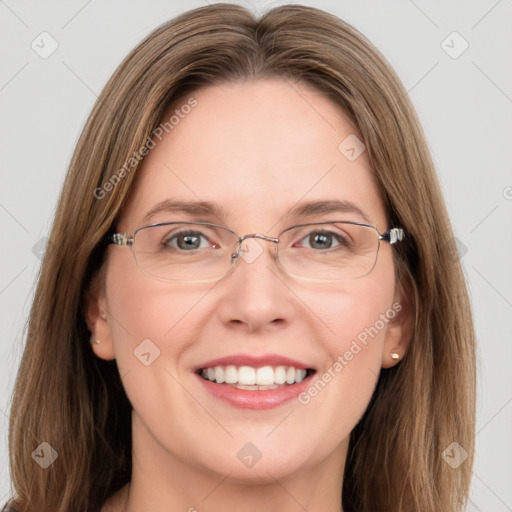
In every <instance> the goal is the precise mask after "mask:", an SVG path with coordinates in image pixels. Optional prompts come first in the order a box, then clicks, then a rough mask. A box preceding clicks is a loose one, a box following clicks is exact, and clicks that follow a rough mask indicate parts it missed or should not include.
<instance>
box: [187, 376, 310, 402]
mask: <svg viewBox="0 0 512 512" xmlns="http://www.w3.org/2000/svg"><path fill="white" fill-rule="evenodd" d="M196 377H197V378H198V379H199V380H200V381H201V383H202V384H203V386H204V387H205V388H206V390H207V391H208V392H210V393H211V394H212V395H213V396H215V397H217V398H220V399H221V400H223V401H225V402H227V403H229V404H231V405H233V406H235V407H238V408H240V409H256V410H262V409H272V408H273V407H278V406H280V405H281V404H284V403H285V402H288V401H289V400H292V399H294V398H296V397H297V396H298V395H300V393H302V392H303V391H305V390H306V388H307V387H308V386H309V384H310V381H311V377H312V375H308V376H307V377H306V378H305V379H304V380H303V381H301V382H298V383H296V384H290V385H287V386H283V387H280V388H276V389H266V390H264V391H249V390H247V389H238V388H235V387H233V386H228V385H226V384H215V383H214V382H211V381H209V380H205V379H203V378H202V377H201V376H200V375H198V374H196Z"/></svg>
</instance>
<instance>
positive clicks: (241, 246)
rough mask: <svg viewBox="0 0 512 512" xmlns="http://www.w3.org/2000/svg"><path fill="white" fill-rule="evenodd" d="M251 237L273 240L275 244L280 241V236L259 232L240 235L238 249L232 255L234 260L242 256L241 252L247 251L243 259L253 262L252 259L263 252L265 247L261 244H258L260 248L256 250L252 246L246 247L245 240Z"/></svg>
mask: <svg viewBox="0 0 512 512" xmlns="http://www.w3.org/2000/svg"><path fill="white" fill-rule="evenodd" d="M251 238H259V239H260V240H266V241H267V242H273V243H275V244H277V243H279V238H273V237H271V236H267V235H261V234H259V233H250V234H247V235H243V236H239V237H238V247H237V251H236V252H235V253H233V254H232V255H231V258H232V261H233V260H234V259H237V258H239V257H240V256H241V253H242V252H243V253H246V254H244V255H242V256H243V259H244V260H246V261H247V262H252V260H254V259H256V258H257V257H258V256H259V254H261V252H263V248H262V247H261V246H260V245H259V244H258V250H255V249H254V248H251V247H244V242H245V241H246V240H247V239H251ZM247 253H251V254H247Z"/></svg>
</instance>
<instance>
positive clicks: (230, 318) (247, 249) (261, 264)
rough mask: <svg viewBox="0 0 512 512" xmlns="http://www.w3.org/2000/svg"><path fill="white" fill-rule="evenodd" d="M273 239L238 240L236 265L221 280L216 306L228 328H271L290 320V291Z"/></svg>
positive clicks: (292, 307) (280, 325)
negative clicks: (279, 264) (220, 291)
mask: <svg viewBox="0 0 512 512" xmlns="http://www.w3.org/2000/svg"><path fill="white" fill-rule="evenodd" d="M274 240H276V241H277V239H271V238H269V237H264V236H262V237H254V236H249V237H244V239H243V241H242V242H241V245H240V249H239V251H238V261H237V263H236V268H235V269H234V270H233V272H231V273H230V274H229V275H228V276H226V278H225V279H224V280H223V283H222V298H221V299H220V302H219V305H218V308H217V312H218V314H219V315H220V319H221V321H222V322H223V324H224V325H226V326H229V328H231V329H239V330H245V331H247V332H255V331H273V330H279V329H282V328H284V327H285V326H286V325H288V324H289V323H290V322H291V320H292V317H293V314H294V310H295V303H294V300H293V293H292V292H291V290H290V289H289V288H288V283H287V282H286V281H287V279H286V276H285V275H284V274H283V272H281V271H280V268H279V266H278V264H277V258H276V252H275V247H274V243H273V242H274ZM269 244H270V246H269Z"/></svg>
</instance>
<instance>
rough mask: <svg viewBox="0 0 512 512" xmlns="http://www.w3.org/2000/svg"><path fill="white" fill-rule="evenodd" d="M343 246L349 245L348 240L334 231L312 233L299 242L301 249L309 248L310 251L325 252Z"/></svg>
mask: <svg viewBox="0 0 512 512" xmlns="http://www.w3.org/2000/svg"><path fill="white" fill-rule="evenodd" d="M341 245H347V239H346V238H345V237H343V236H342V235H340V234H337V233H333V232H332V231H312V232H311V233H309V234H308V235H307V236H306V237H304V238H303V239H302V240H301V241H300V242H299V246H300V247H307V248H308V249H323V250H325V249H332V248H333V247H339V246H341Z"/></svg>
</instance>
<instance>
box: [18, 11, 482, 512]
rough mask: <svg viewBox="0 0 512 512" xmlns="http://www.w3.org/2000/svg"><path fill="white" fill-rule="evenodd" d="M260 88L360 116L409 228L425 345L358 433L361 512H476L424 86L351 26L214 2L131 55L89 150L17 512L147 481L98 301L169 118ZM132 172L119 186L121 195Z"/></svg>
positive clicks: (461, 310)
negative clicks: (457, 457) (288, 85)
mask: <svg viewBox="0 0 512 512" xmlns="http://www.w3.org/2000/svg"><path fill="white" fill-rule="evenodd" d="M254 77H256V78H263V77H281V78H283V79H286V80H292V81H297V80H301V81H304V82H307V83H309V84H311V85H313V86H315V87H316V88H317V89H318V90H320V91H322V92H323V93H324V94H326V95H328V97H329V98H331V99H332V100H333V101H334V102H336V103H337V104H338V105H339V106H340V107H341V108H342V109H343V110H344V111H345V113H346V114H347V115H348V116H349V117H350V119H352V120H353V122H354V123H355V124H356V126H357V127H358V128H359V130H360V134H361V136H362V137H363V139H364V143H365V145H366V148H367V151H368V156H369V158H370V162H371V165H372V168H373V171H374V173H375V177H376V180H377V183H378V185H379V187H380V190H381V194H382V197H383V200H384V203H385V205H386V209H387V215H388V222H389V225H397V226H401V227H403V228H404V229H405V232H406V233H407V237H406V240H405V241H404V243H402V244H399V245H398V246H397V265H398V267H399V269H400V272H401V275H402V276H403V277H404V279H407V280H408V281H409V284H410V288H411V290H412V295H413V298H414V312H413V314H414V333H413V339H412V342H411V345H410V349H409V351H408V353H407V354H406V356H405V358H404V359H403V361H401V362H400V364H398V365H396V366H395V367H393V368H391V369H387V370H383V371H382V372H381V376H380V378H379V381H378V384H377V388H376V390H375V393H374V396H373V397H372V400H371V402H370V405H369V407H368V409H367V411H366V413H365V415H364V416H363V418H362V419H361V421H360V422H359V423H358V425H357V426H356V428H355V429H354V431H353V432H352V433H351V439H350V446H349V452H348V457H347V461H346V467H345V478H344V482H343V506H344V509H345V511H346V512H349V511H357V512H374V511H376V510H379V511H389V512H414V511H416V512H420V511H421V512H438V511H440V510H442V511H450V512H452V511H460V510H462V506H463V504H464V502H465V500H466V499H467V495H468V489H469V485H470V476H471V468H472V464H473V447H474V425H475V411H474V409H475V346H474V345H475V342H474V331H473V323H472V315H471V309H470V303H469V299H468V294H467V289H466V285H465V282H464V277H463V273H462V271H461V266H460V264H459V262H458V260H457V258H456V257H454V245H453V232H452V228H451V225H450V221H449V219H448V215H447V212H446V209H445V206H444V202H443V199H442V195H441V192H440V187H439V185H438V181H437V178H436V175H435V170H434V166H433V163H432V160H431V157H430V154H429V151H428V148H427V145H426V142H425V137H424V135H423V132H422V129H421V127H420V125H419V122H418V120H417V116H416V114H415V112H414V109H413V107H412V106H411V104H410V101H409V99H408V97H407V94H406V91H405V90H404V88H403V86H402V85H401V83H400V81H399V79H398V78H397V76H396V74H395V73H394V71H393V70H392V69H391V68H390V67H389V65H388V64H387V63H386V61H385V59H384V58H383V57H382V55H381V54H380V53H379V52H378V51H377V50H376V49H375V48H374V47H373V46H372V45H371V43H369V42H368V41H367V40H366V38H365V37H364V36H362V35H361V34H360V33H359V32H358V31H356V30H355V29H354V28H352V27H351V26H350V25H348V24H346V23H345V22H343V21H341V20H340V19H338V18H336V17H335V16H333V15H330V14H328V13H326V12H323V11H320V10H317V9H314V8H311V7H303V6H299V5H289V6H281V7H278V8H275V9H272V10H270V11H269V12H267V13H266V14H264V15H263V16H262V17H261V18H260V19H256V18H255V16H254V15H253V14H252V13H250V12H249V11H248V10H246V9H245V8H242V7H240V6H235V5H228V4H214V5H210V6H207V7H204V8H200V9H196V10H193V11H189V12H187V13H185V14H183V15H181V16H179V17H177V18H175V19H174V20H171V21H169V22H167V23H165V24H164V25H162V26H160V27H159V28H157V29H156V30H155V31H154V32H152V33H151V34H150V35H149V36H148V37H147V38H146V39H145V40H144V41H142V42H141V43H140V44H139V45H138V46H137V47H136V48H135V49H134V50H133V51H132V52H131V53H130V54H129V55H128V56H127V57H126V59H125V60H124V61H123V63H122V64H121V65H120V66H119V68H118V69H117V70H116V72H115V73H114V75H113V76H112V78H111V79H110V80H109V82H108V83H107V85H106V86H105V88H104V89H103V91H102V93H101V95H100V96H99V98H98V101H97V102H96V105H95V106H94V109H93V111H92V113H91V115H90V117H89V119H88V121H87V124H86V126H85V127H84V130H83V133H82V135H81V137H80V140H79V142H78V144H77V146H76V150H75V152H74V155H73V158H72V161H71V163H70V167H69V172H68V174H67V178H66V181H65V184H64V187H63V190H62V194H61V197H60V200H59V203H58V208H57V211H56V215H55V220H54V224H53V229H52V231H51V235H50V242H51V243H50V248H49V249H48V250H47V252H46V254H45V257H44V261H43V264H42V268H41V273H40V277H39V281H38V285H37V291H36V294H35V299H34V302H33V306H32V310H31V313H30V318H29V326H28V332H27V339H26V348H25V351H24V354H23V359H22V362H21V366H20V369H19V373H18V376H17V380H16V385H15V391H14V397H13V405H12V412H11V428H10V434H9V437H10V465H11V476H12V481H13V486H14V491H15V496H14V498H13V504H14V506H15V509H16V510H17V511H19V512H35V511H37V512H70V511H73V512H92V511H96V510H98V509H99V508H100V507H101V506H102V504H103V503H104V501H105V500H106V499H107V497H108V496H109V495H111V494H112V493H113V492H115V491H116V490H118V489H119V488H120V487H122V486H123V485H124V484H126V483H127V482H128V481H129V480H130V476H131V406H130V403H129V401H128V399H127V397H126V395H125V392H124V390H123V386H122V383H121V380H120V376H119V373H118V371H117V366H116V364H115V362H107V361H103V360H101V359H99V358H97V357H95V356H94V354H93V352H92V351H91V349H90V345H89V337H90V333H89V332H88V329H87V326H86V323H85V319H84V295H85V292H86V290H87V287H88V284H89V283H90V281H91V277H92V276H93V275H94V273H95V272H97V271H98V269H100V268H101V264H102V260H103V255H104V252H105V242H104V241H105V238H106V234H107V233H108V232H109V231H110V230H111V229H112V227H113V226H114V225H115V222H116V219H117V217H118V215H119V212H120V210H121V208H122V206H123V204H124V203H125V201H126V198H127V196H128V194H129V193H130V190H131V187H132V183H133V180H134V178H135V176H136V172H137V166H138V165H137V163H135V164H133V162H132V164H131V165H130V166H128V167H127V166H126V162H128V161H130V158H131V157H132V155H133V154H134V153H137V152H138V151H139V149H140V148H141V147H143V146H144V144H145V143H146V141H147V138H148V136H150V134H151V133H152V132H153V130H155V128H156V127H157V126H158V125H159V124H160V122H161V121H162V119H163V116H164V114H165V113H166V112H167V110H168V108H169V106H170V105H171V104H172V103H173V102H175V101H176V100H177V99H178V98H180V97H186V95H187V94H191V93H192V92H193V91H194V90H196V89H197V88H199V87H204V86H207V85H209V84H214V83H219V82H222V81H243V80H246V79H250V78H254ZM123 168H124V172H122V173H121V171H120V170H121V169H123ZM114 175H116V176H117V177H118V178H119V179H117V180H116V181H115V186H112V187H109V186H107V187H105V184H106V183H107V182H109V181H110V183H111V184H112V183H113V182H112V177H113V176H114ZM107 189H108V190H107ZM98 190H102V191H104V192H101V194H100V193H98ZM99 196H101V197H100V198H98V197H99ZM42 442H46V443H48V444H49V445H51V447H53V449H54V450H55V451H56V452H57V453H58V458H57V460H56V461H55V462H54V463H53V464H51V465H50V466H49V467H48V468H46V469H42V468H41V467H40V466H39V465H38V464H36V462H35V460H34V458H33V456H32V453H33V451H34V450H35V449H36V447H38V446H39V445H40V443H42ZM454 442H455V443H458V445H460V447H461V448H459V447H457V446H456V445H452V443H454ZM450 445H452V448H453V446H456V448H457V450H459V451H460V450H461V449H463V450H465V451H466V452H467V454H468V458H467V460H465V461H464V462H463V463H462V464H461V465H460V466H459V467H457V468H454V467H452V465H450V464H448V463H447V462H445V460H444V458H443V451H444V450H445V449H447V448H448V447H450Z"/></svg>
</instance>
